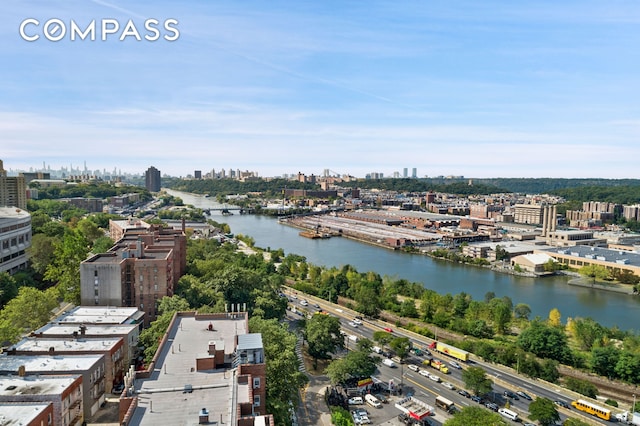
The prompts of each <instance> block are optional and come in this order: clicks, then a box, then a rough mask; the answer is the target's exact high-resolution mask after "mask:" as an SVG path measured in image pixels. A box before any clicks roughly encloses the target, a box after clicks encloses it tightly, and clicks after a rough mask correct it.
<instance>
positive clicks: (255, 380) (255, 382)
mask: <svg viewBox="0 0 640 426" xmlns="http://www.w3.org/2000/svg"><path fill="white" fill-rule="evenodd" d="M259 387H260V377H254V378H253V388H254V389H257V388H259Z"/></svg>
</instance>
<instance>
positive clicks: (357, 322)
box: [352, 318, 362, 325]
mask: <svg viewBox="0 0 640 426" xmlns="http://www.w3.org/2000/svg"><path fill="white" fill-rule="evenodd" d="M352 322H353V323H354V324H358V325H362V321H360V320H359V319H358V318H354V319H353V321H352Z"/></svg>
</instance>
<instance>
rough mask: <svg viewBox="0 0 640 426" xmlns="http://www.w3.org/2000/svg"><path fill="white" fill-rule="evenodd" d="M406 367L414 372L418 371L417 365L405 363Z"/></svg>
mask: <svg viewBox="0 0 640 426" xmlns="http://www.w3.org/2000/svg"><path fill="white" fill-rule="evenodd" d="M407 367H409V370H412V371H415V372H418V371H420V367H418V366H417V365H415V364H409V365H407Z"/></svg>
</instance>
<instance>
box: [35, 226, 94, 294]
mask: <svg viewBox="0 0 640 426" xmlns="http://www.w3.org/2000/svg"><path fill="white" fill-rule="evenodd" d="M88 253H89V246H88V242H87V240H86V239H85V238H84V236H83V235H82V234H81V233H80V232H78V231H75V230H72V229H67V231H66V232H65V234H64V237H63V238H62V240H61V241H57V242H56V243H55V249H54V251H53V261H52V262H51V263H50V264H49V266H47V270H46V272H45V275H44V278H45V279H47V280H49V281H51V282H55V283H57V288H58V291H59V293H60V295H61V296H62V297H63V298H64V300H66V301H67V302H72V303H75V304H80V263H81V262H82V261H83V260H85V259H86V258H87V254H88Z"/></svg>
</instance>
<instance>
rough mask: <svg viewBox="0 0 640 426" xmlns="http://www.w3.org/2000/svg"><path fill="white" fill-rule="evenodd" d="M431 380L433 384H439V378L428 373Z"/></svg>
mask: <svg viewBox="0 0 640 426" xmlns="http://www.w3.org/2000/svg"><path fill="white" fill-rule="evenodd" d="M428 377H429V378H430V379H431V380H433V381H434V382H437V383H440V377H438V376H436V375H435V374H431V373H429V376H428Z"/></svg>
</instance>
